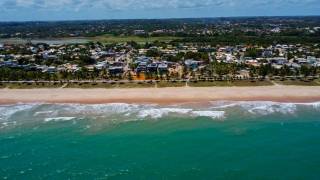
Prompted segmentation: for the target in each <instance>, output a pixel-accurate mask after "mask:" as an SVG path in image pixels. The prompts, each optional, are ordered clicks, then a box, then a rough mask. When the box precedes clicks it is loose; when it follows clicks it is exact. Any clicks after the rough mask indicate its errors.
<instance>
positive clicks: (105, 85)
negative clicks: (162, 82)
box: [65, 82, 155, 89]
mask: <svg viewBox="0 0 320 180" xmlns="http://www.w3.org/2000/svg"><path fill="white" fill-rule="evenodd" d="M153 87H155V84H154V83H148V82H141V83H134V82H132V83H131V82H129V83H121V82H113V83H94V82H92V83H69V84H68V85H67V86H66V87H65V88H84V89H88V88H153Z"/></svg>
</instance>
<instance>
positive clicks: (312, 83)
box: [274, 79, 320, 86]
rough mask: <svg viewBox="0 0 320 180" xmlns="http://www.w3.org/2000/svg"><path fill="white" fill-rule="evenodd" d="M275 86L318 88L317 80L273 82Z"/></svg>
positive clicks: (319, 83) (319, 82) (319, 84)
mask: <svg viewBox="0 0 320 180" xmlns="http://www.w3.org/2000/svg"><path fill="white" fill-rule="evenodd" d="M274 82H275V83H277V84H280V85H286V86H290V85H291V86H320V81H319V80H303V79H297V80H284V81H281V80H276V81H274Z"/></svg>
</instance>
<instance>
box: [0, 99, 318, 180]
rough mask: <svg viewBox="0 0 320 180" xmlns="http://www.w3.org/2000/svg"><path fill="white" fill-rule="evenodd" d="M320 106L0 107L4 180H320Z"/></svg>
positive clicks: (0, 176) (1, 175)
mask: <svg viewBox="0 0 320 180" xmlns="http://www.w3.org/2000/svg"><path fill="white" fill-rule="evenodd" d="M319 178H320V103H275V102H232V101H220V102H208V103H206V104H179V105H156V104H141V105H139V104H123V103H112V104H96V105H92V104H91V105H89V104H88V105H83V104H45V103H37V104H14V105H0V179H129V180H134V179H148V180H149V179H319Z"/></svg>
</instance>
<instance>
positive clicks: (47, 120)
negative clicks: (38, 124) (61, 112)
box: [44, 117, 76, 122]
mask: <svg viewBox="0 0 320 180" xmlns="http://www.w3.org/2000/svg"><path fill="white" fill-rule="evenodd" d="M74 119H76V117H53V118H45V119H44V121H45V122H50V121H55V122H58V121H70V120H74Z"/></svg>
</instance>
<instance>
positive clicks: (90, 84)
mask: <svg viewBox="0 0 320 180" xmlns="http://www.w3.org/2000/svg"><path fill="white" fill-rule="evenodd" d="M272 85H285V86H290V85H295V86H320V81H319V80H312V81H307V80H283V81H281V80H274V81H269V80H255V81H250V80H241V81H240V80H237V81H212V82H211V81H191V82H187V83H186V82H178V81H177V82H173V81H169V82H166V81H159V82H155V81H148V80H146V81H141V82H105V83H102V82H99V83H95V82H82V83H66V84H64V83H53V82H51V83H0V88H8V89H35V88H83V89H90V88H156V87H157V88H166V87H185V86H189V87H214V86H216V87H232V86H234V87H245V86H272Z"/></svg>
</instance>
